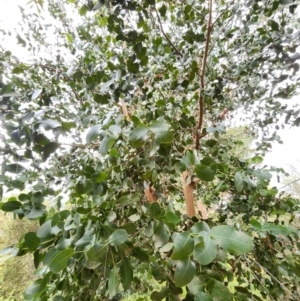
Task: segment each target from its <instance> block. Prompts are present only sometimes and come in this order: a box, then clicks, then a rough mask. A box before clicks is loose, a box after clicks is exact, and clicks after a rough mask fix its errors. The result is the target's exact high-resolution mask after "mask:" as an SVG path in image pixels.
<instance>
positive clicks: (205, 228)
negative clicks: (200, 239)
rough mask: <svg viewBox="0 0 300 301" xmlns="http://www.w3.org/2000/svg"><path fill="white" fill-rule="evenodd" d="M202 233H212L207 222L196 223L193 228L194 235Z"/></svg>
mask: <svg viewBox="0 0 300 301" xmlns="http://www.w3.org/2000/svg"><path fill="white" fill-rule="evenodd" d="M201 231H205V232H210V228H209V226H208V224H207V223H206V222H200V223H196V224H195V225H194V226H193V227H192V228H191V232H192V233H196V234H198V233H200V232H201Z"/></svg>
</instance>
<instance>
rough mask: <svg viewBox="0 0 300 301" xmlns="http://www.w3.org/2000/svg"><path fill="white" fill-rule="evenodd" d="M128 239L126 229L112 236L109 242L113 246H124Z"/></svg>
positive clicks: (117, 231) (119, 230)
mask: <svg viewBox="0 0 300 301" xmlns="http://www.w3.org/2000/svg"><path fill="white" fill-rule="evenodd" d="M127 239H128V234H127V231H126V230H124V229H118V230H116V231H115V232H113V233H112V234H111V235H110V237H109V238H108V242H109V244H110V245H111V246H119V245H121V244H123V243H124V242H125V241H126V240H127Z"/></svg>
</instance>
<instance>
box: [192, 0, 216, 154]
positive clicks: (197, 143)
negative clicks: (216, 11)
mask: <svg viewBox="0 0 300 301" xmlns="http://www.w3.org/2000/svg"><path fill="white" fill-rule="evenodd" d="M211 20H212V0H209V7H208V21H207V33H206V43H205V49H204V55H203V60H202V68H201V70H200V89H199V120H198V124H197V129H196V134H195V149H197V150H198V149H199V147H200V131H201V129H202V123H203V115H204V103H203V102H204V100H203V96H202V93H201V92H202V90H203V89H204V86H205V83H204V74H205V68H206V61H207V55H208V48H209V40H210V34H211V30H212V23H211V22H212V21H211Z"/></svg>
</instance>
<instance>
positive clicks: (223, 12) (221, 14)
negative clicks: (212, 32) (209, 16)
mask: <svg viewBox="0 0 300 301" xmlns="http://www.w3.org/2000/svg"><path fill="white" fill-rule="evenodd" d="M233 3H234V0H232V1H231V2H230V3H229V4H228V5H227V6H226V8H225V9H224V10H223V11H222V12H221V13H220V15H219V16H218V17H217V18H216V20H215V21H214V23H213V24H212V25H211V27H214V26H215V24H216V23H217V22H218V21H219V19H220V18H221V17H222V16H223V15H224V14H225V12H226V11H227V10H228V8H229V7H230V6H231V5H232V4H233Z"/></svg>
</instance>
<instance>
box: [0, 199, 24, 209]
mask: <svg viewBox="0 0 300 301" xmlns="http://www.w3.org/2000/svg"><path fill="white" fill-rule="evenodd" d="M21 207H22V203H20V202H18V201H10V202H6V203H4V204H3V205H2V207H1V210H2V211H5V212H12V211H14V210H16V209H19V208H21Z"/></svg>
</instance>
